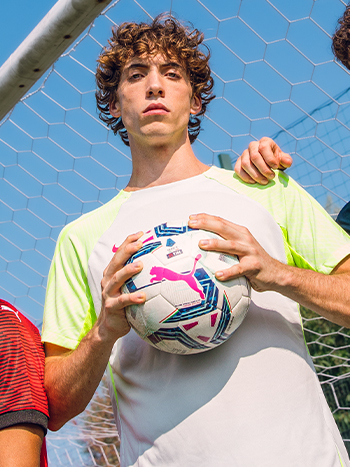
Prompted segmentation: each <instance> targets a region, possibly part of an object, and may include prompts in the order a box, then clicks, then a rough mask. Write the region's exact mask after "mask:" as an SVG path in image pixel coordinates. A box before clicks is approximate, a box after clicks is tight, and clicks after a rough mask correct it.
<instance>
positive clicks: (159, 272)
mask: <svg viewBox="0 0 350 467" xmlns="http://www.w3.org/2000/svg"><path fill="white" fill-rule="evenodd" d="M201 257H202V255H201V254H199V255H197V256H196V257H195V260H194V265H193V268H192V271H191V272H189V273H187V274H179V273H178V272H174V271H172V270H171V269H167V268H162V267H159V266H153V267H152V268H151V270H150V274H151V275H152V276H154V277H152V279H151V282H160V281H162V280H163V279H166V280H168V281H172V282H176V281H185V282H186V283H187V285H188V286H189V287H191V289H192V290H194V291H195V292H198V293H199V296H200V297H201V299H202V300H203V299H204V297H205V296H204V293H203V290H201V289H200V288H199V287H200V285H199V284H198V281H197V279H196V278H195V277H194V271H195V269H196V264H197V262H198V260H199V259H200V258H201Z"/></svg>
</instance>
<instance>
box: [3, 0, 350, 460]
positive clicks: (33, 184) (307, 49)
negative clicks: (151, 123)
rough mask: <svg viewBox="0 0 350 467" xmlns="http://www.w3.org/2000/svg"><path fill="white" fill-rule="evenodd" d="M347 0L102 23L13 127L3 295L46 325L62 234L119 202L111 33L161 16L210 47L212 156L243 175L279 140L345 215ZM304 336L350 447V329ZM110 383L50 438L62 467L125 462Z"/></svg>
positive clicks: (213, 8)
mask: <svg viewBox="0 0 350 467" xmlns="http://www.w3.org/2000/svg"><path fill="white" fill-rule="evenodd" d="M345 5H346V3H345V2H343V1H340V0H294V1H293V2H286V1H284V0H271V1H270V0H254V1H252V0H221V1H216V0H203V1H200V0H172V1H169V0H163V1H162V5H161V8H162V10H160V7H159V2H157V1H155V0H139V1H136V0H119V1H116V2H114V3H112V4H110V6H109V7H108V8H106V10H105V11H104V12H103V13H102V14H101V15H100V16H99V17H97V18H96V19H95V21H94V22H93V24H91V25H90V27H89V28H87V30H86V31H85V32H84V33H83V34H82V35H81V36H80V37H79V38H78V40H77V41H76V43H75V44H74V45H73V46H72V47H71V48H70V49H69V50H67V51H66V52H65V53H64V54H63V55H62V56H61V57H60V58H59V60H58V61H57V62H56V63H55V64H54V65H53V66H52V67H51V69H49V70H48V71H47V73H46V75H45V76H44V77H43V78H42V79H41V80H40V81H39V82H38V83H37V84H36V85H35V86H34V87H33V88H32V90H31V91H30V93H29V94H28V95H26V96H25V97H24V98H23V99H22V100H21V101H20V102H18V103H17V105H16V106H15V107H14V109H13V110H12V112H11V113H10V114H9V115H8V116H7V117H6V118H4V119H3V121H2V122H1V123H0V174H1V178H0V192H1V200H0V229H1V230H0V295H1V297H2V298H4V299H6V300H8V301H9V302H11V303H13V304H14V305H16V306H17V307H18V308H19V309H20V310H21V311H22V312H24V313H25V314H26V315H27V316H29V317H30V318H31V319H32V320H33V321H34V322H35V323H36V324H37V325H38V326H39V327H40V326H41V322H42V313H43V304H44V298H45V287H46V281H47V275H48V271H49V267H50V261H51V258H52V255H53V252H54V247H55V243H56V240H57V237H58V234H59V232H60V231H61V229H62V227H63V226H64V225H66V224H67V223H68V222H71V221H72V220H74V219H76V218H77V217H79V216H80V215H81V214H83V213H86V212H88V211H90V210H92V209H94V208H96V207H98V206H100V205H102V204H103V203H105V202H106V201H108V200H109V199H111V198H112V197H113V196H115V194H116V192H117V191H118V190H119V189H121V188H123V187H124V186H125V185H126V183H127V181H128V178H129V175H130V173H131V157H130V152H129V149H128V148H127V147H126V146H125V145H124V144H123V143H122V141H121V140H120V138H119V137H115V136H114V135H113V133H112V132H111V131H109V130H108V129H107V128H106V126H105V125H104V124H103V123H102V122H101V121H100V120H99V118H98V115H97V112H96V103H95V79H94V72H95V69H96V58H97V56H98V54H99V53H100V51H101V49H102V47H103V46H104V45H106V44H107V40H108V38H109V36H110V31H111V27H112V26H113V25H115V24H121V23H122V22H124V21H131V20H133V21H147V20H149V19H150V18H153V17H155V16H156V15H157V14H159V13H161V12H162V11H170V12H171V13H173V14H174V15H175V16H177V17H178V18H179V19H184V20H186V21H190V22H192V24H193V25H194V26H195V27H196V28H198V29H200V30H201V31H203V32H204V34H205V37H206V40H205V43H206V45H208V47H209V48H210V50H211V53H212V58H211V62H210V64H211V68H212V70H213V75H214V79H215V89H214V92H215V94H216V99H215V100H214V101H213V102H212V103H211V105H210V106H209V110H208V112H207V114H206V115H205V117H204V120H203V125H202V126H203V130H202V132H201V133H200V135H199V137H198V139H197V141H196V142H195V143H194V146H193V147H194V151H195V153H196V155H197V156H198V157H199V159H200V160H201V161H202V162H204V163H206V164H208V165H213V164H214V165H219V160H220V159H219V155H220V154H222V153H225V154H227V155H228V156H229V158H230V160H231V163H232V164H234V162H235V160H236V159H237V157H238V156H239V155H240V154H241V153H242V151H243V150H244V149H245V148H246V147H247V145H248V143H249V142H250V141H252V140H258V139H260V138H261V137H262V136H270V137H272V138H274V139H275V140H276V141H277V142H278V143H279V144H280V146H281V147H282V148H283V150H284V151H286V152H289V153H290V154H291V155H292V157H293V159H294V164H293V166H292V168H291V169H289V170H288V173H289V174H290V175H291V176H292V177H293V178H295V179H296V180H297V181H298V182H299V183H300V184H301V185H302V186H303V187H304V188H305V189H306V190H307V191H308V192H309V193H310V194H311V195H313V196H314V197H315V198H316V199H317V200H318V201H319V202H320V203H321V204H322V205H323V206H324V207H325V208H326V209H327V211H328V212H329V213H330V214H331V215H332V216H333V217H335V216H336V215H337V213H338V212H339V210H340V209H341V207H342V206H343V205H344V204H345V202H346V201H348V200H349V199H350V155H349V152H348V148H349V147H350V132H349V120H350V109H349V104H350V79H349V71H348V70H346V69H345V68H344V67H342V66H341V65H340V64H339V63H337V62H335V61H334V58H333V55H332V51H331V37H332V34H333V32H334V30H335V27H336V24H337V19H338V18H339V17H340V16H341V15H342V13H343V11H344V8H345ZM302 315H303V322H304V329H305V337H306V340H307V342H308V346H309V349H310V353H311V355H312V357H313V360H314V363H315V366H316V369H317V372H318V375H319V378H320V381H321V383H322V387H323V389H324V392H325V394H326V397H327V400H328V402H329V404H330V406H331V409H332V411H333V413H334V416H335V418H336V421H337V423H338V426H339V428H340V431H341V433H342V436H343V438H344V440H345V442H346V444H349V446H350V417H349V402H350V401H349V398H350V396H349V392H350V391H349V389H350V375H349V359H348V354H349V348H350V331H349V330H347V329H345V328H341V327H339V326H336V325H333V324H331V323H329V322H328V321H326V320H325V319H323V318H320V317H318V316H317V315H314V314H313V313H312V312H310V311H309V310H302ZM118 449H119V438H118V433H117V431H116V428H115V424H114V421H113V416H112V410H111V405H110V401H109V397H108V391H107V387H106V383H105V381H104V380H103V381H102V383H101V385H100V386H99V388H98V390H97V392H96V394H95V397H94V399H93V400H92V402H91V403H90V404H89V406H88V408H87V410H86V411H85V412H84V413H83V414H81V415H80V416H79V417H77V418H76V419H74V420H72V421H71V422H69V423H68V424H67V425H66V426H65V427H64V428H63V429H62V430H60V431H59V432H57V433H49V434H48V454H49V461H50V465H51V466H56V465H57V466H61V465H63V466H70V465H72V466H80V465H81V466H110V465H113V466H116V465H119V454H118Z"/></svg>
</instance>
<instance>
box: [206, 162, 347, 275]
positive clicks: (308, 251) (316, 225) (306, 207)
mask: <svg viewBox="0 0 350 467" xmlns="http://www.w3.org/2000/svg"><path fill="white" fill-rule="evenodd" d="M213 169H214V170H213V172H212V173H213V175H214V176H213V178H215V179H216V180H217V181H218V182H220V183H222V184H224V185H226V186H229V187H231V188H232V189H233V190H235V191H237V192H239V193H242V194H244V195H246V196H248V197H249V198H252V199H254V200H255V201H256V202H258V203H259V204H260V205H262V206H263V207H264V208H265V209H267V211H268V212H269V213H270V214H271V215H272V217H273V218H274V219H275V221H276V222H277V224H278V225H279V226H280V228H281V231H282V234H283V240H284V246H285V252H286V258H287V262H288V264H290V265H292V266H297V267H300V268H303V269H312V270H315V271H318V272H322V273H325V274H329V273H330V272H331V271H332V269H334V267H335V266H336V265H337V264H338V263H339V262H340V261H341V260H342V259H343V258H345V257H346V256H347V255H349V254H350V237H349V236H348V235H347V234H346V232H345V231H344V230H343V229H342V228H341V227H340V226H339V225H338V224H337V223H336V222H335V221H334V220H333V219H332V218H331V217H330V216H329V214H328V213H327V212H326V211H325V210H324V209H323V208H322V207H321V205H320V204H319V203H318V202H317V201H316V200H315V199H314V198H313V197H312V196H310V195H309V194H308V193H307V192H306V191H305V190H304V189H303V188H301V187H300V185H298V183H297V182H295V181H294V180H293V179H291V178H290V177H288V175H286V174H285V173H283V172H280V171H276V177H275V179H274V180H273V181H271V182H270V183H269V184H268V185H265V186H263V185H258V184H255V185H249V184H247V183H245V182H243V181H242V180H241V179H239V178H238V177H237V176H236V175H235V174H234V173H233V172H231V171H226V170H222V169H218V168H213Z"/></svg>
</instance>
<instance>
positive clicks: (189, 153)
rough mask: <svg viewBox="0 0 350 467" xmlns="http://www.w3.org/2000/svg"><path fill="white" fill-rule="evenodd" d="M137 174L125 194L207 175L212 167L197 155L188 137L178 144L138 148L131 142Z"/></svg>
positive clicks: (133, 176) (134, 171)
mask: <svg viewBox="0 0 350 467" xmlns="http://www.w3.org/2000/svg"><path fill="white" fill-rule="evenodd" d="M130 149H131V154H132V161H133V171H132V175H131V178H130V181H129V183H128V185H127V187H126V188H125V191H136V190H142V189H144V188H150V187H152V186H159V185H166V184H168V183H173V182H177V181H179V180H184V179H186V178H190V177H194V176H196V175H199V174H201V173H203V172H205V171H206V170H207V169H208V166H207V165H205V164H203V163H202V162H201V161H200V160H198V159H197V157H196V156H195V154H194V152H193V150H192V147H191V144H190V141H189V139H188V137H187V138H186V139H185V141H184V142H183V143H182V144H181V143H179V144H177V145H169V144H164V145H145V144H142V146H141V145H138V144H137V143H136V142H135V141H133V140H131V141H130Z"/></svg>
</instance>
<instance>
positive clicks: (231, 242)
mask: <svg viewBox="0 0 350 467" xmlns="http://www.w3.org/2000/svg"><path fill="white" fill-rule="evenodd" d="M189 226H190V227H192V228H195V229H203V230H209V231H211V232H214V233H216V234H218V235H219V236H221V237H222V240H221V239H210V240H204V241H200V242H199V246H200V248H202V249H203V250H212V251H219V252H222V253H227V254H229V255H236V256H238V258H239V264H237V265H235V266H232V267H231V268H227V269H225V270H223V271H217V272H216V277H217V278H218V279H219V280H222V281H225V280H228V279H233V278H235V277H237V276H241V275H244V276H246V277H247V279H249V281H250V283H251V285H252V287H253V289H255V290H256V291H258V292H264V291H267V290H271V291H274V292H278V293H280V294H282V295H284V296H286V297H288V298H290V299H292V300H294V301H295V302H298V303H300V304H301V305H303V306H305V307H306V308H309V309H310V310H313V311H314V312H316V313H318V314H319V315H321V316H324V317H325V318H327V319H328V320H330V321H332V322H333V323H336V324H339V325H340V326H346V327H348V328H350V293H349V292H348V290H349V283H350V255H349V256H348V257H346V258H344V259H343V260H342V261H341V262H340V263H339V264H338V265H337V266H336V267H335V268H334V269H333V271H332V273H331V274H328V275H326V274H322V273H319V272H315V271H311V270H308V269H300V268H297V267H294V266H290V265H287V264H284V263H281V262H280V261H277V260H276V259H274V258H272V257H271V256H270V255H269V254H268V253H267V252H266V251H265V250H264V249H263V248H262V246H261V245H260V244H259V243H258V242H257V240H255V238H254V237H253V235H252V234H251V233H250V232H249V230H248V229H247V228H245V227H242V226H239V225H236V224H233V223H232V222H229V221H227V220H225V219H221V218H220V217H215V216H210V215H208V214H197V215H192V216H190V220H189Z"/></svg>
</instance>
